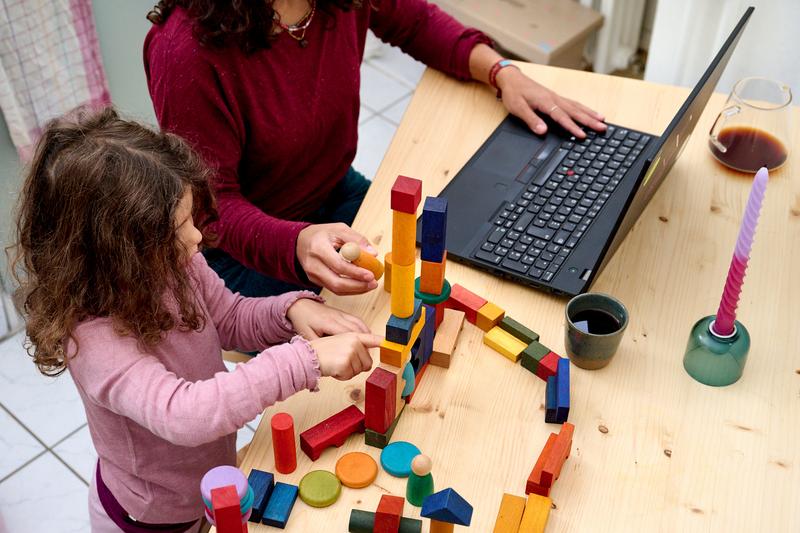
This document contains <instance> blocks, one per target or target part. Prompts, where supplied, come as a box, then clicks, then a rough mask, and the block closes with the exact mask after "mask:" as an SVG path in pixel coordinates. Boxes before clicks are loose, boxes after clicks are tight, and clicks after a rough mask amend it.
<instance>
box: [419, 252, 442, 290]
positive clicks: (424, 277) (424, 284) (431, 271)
mask: <svg viewBox="0 0 800 533" xmlns="http://www.w3.org/2000/svg"><path fill="white" fill-rule="evenodd" d="M446 267H447V250H445V252H444V256H443V257H442V260H441V262H438V263H434V262H433V261H422V269H421V274H420V280H419V290H420V291H422V292H427V293H428V294H441V293H442V287H444V271H445V269H446Z"/></svg>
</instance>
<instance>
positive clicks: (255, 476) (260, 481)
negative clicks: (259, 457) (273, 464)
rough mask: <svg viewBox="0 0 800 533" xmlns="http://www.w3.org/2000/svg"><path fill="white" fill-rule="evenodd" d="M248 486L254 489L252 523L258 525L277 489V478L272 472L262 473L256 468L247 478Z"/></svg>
mask: <svg viewBox="0 0 800 533" xmlns="http://www.w3.org/2000/svg"><path fill="white" fill-rule="evenodd" d="M247 484H248V485H250V488H251V489H253V512H252V514H251V515H250V521H251V522H255V523H256V524H257V523H259V522H261V518H262V517H263V516H264V510H265V509H266V508H267V502H269V498H270V496H272V491H273V489H274V488H275V476H274V475H273V474H272V473H271V472H262V471H261V470H256V469H255V468H254V469H252V470H251V471H250V475H249V476H247Z"/></svg>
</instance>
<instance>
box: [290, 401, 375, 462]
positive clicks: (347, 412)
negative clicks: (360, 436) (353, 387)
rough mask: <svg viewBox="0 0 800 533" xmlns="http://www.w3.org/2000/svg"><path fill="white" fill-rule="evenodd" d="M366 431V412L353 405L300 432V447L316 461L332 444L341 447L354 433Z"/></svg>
mask: <svg viewBox="0 0 800 533" xmlns="http://www.w3.org/2000/svg"><path fill="white" fill-rule="evenodd" d="M363 432H364V413H362V412H361V411H360V410H359V409H358V407H356V406H355V405H351V406H349V407H347V408H346V409H343V410H341V411H339V412H338V413H336V414H335V415H333V416H331V417H329V418H327V419H325V420H323V421H322V422H320V423H319V424H317V425H316V426H313V427H311V428H309V429H307V430H305V431H304V432H302V433H301V434H300V448H301V449H302V450H303V451H304V452H305V454H306V455H308V457H309V458H310V459H311V460H312V461H316V460H317V459H319V456H320V455H322V452H323V451H324V450H325V449H326V448H329V447H331V446H335V447H339V446H341V445H342V444H344V441H345V440H347V437H349V436H350V435H352V434H353V433H363Z"/></svg>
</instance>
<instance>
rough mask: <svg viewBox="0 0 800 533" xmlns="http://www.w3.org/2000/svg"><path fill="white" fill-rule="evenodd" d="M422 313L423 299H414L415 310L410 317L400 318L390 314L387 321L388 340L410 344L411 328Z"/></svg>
mask: <svg viewBox="0 0 800 533" xmlns="http://www.w3.org/2000/svg"><path fill="white" fill-rule="evenodd" d="M421 314H422V300H418V299H416V298H415V299H414V312H413V313H411V316H410V317H408V318H399V317H396V316H394V315H389V320H387V321H386V340H387V341H389V342H396V343H397V344H404V345H405V344H408V341H409V340H410V339H411V330H412V329H414V324H416V323H417V320H419V317H420V315H421Z"/></svg>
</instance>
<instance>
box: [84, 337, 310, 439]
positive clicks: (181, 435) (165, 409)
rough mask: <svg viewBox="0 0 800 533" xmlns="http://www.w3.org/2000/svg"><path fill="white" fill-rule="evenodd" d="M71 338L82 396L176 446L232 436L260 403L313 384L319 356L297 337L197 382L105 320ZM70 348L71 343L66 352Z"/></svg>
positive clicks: (256, 412)
mask: <svg viewBox="0 0 800 533" xmlns="http://www.w3.org/2000/svg"><path fill="white" fill-rule="evenodd" d="M80 329H82V328H81V327H80V326H79V328H78V331H80ZM76 338H77V339H78V343H79V344H78V345H79V347H80V353H78V354H77V356H75V357H72V358H70V359H69V362H68V368H69V371H70V374H71V375H72V377H73V379H74V380H75V383H76V384H77V385H78V387H80V388H81V389H82V390H83V391H84V393H85V394H86V396H88V397H89V399H90V400H91V401H93V402H95V403H97V404H99V405H101V406H103V407H105V408H107V409H109V410H111V411H113V412H114V413H117V414H120V415H122V416H125V417H128V418H130V419H131V420H133V421H134V422H136V423H137V424H140V425H141V426H144V427H146V428H147V429H148V430H150V431H152V432H153V433H154V434H156V435H157V436H159V437H161V438H163V439H165V440H168V441H170V442H172V443H174V444H177V445H181V446H198V445H200V444H203V443H206V442H210V441H213V440H216V439H218V438H220V437H222V436H225V435H230V434H231V433H234V432H235V431H236V430H238V429H239V428H241V427H242V426H244V424H245V423H247V422H249V421H250V420H252V419H253V418H255V417H256V416H257V415H259V414H260V413H261V412H262V411H263V410H264V408H266V407H268V406H270V405H272V404H274V403H275V402H278V401H281V400H284V399H286V398H288V397H289V396H291V395H292V394H294V393H295V392H298V391H301V390H304V389H314V388H316V386H317V382H318V380H319V377H320V366H319V361H318V359H317V357H316V354H315V353H314V350H313V349H312V348H311V346H310V344H309V343H308V342H307V341H305V340H304V339H302V338H300V337H297V338H295V339H292V342H291V343H288V344H281V345H278V346H274V347H272V348H270V349H268V350H266V351H264V352H262V353H261V354H260V355H259V356H257V357H254V358H253V359H252V360H251V361H249V362H247V363H245V364H240V365H237V366H236V368H235V370H234V371H233V372H230V373H228V372H218V373H217V374H216V375H215V376H214V377H213V378H211V379H207V380H204V381H197V382H189V381H187V380H185V379H183V378H179V377H178V376H176V375H175V373H173V372H171V371H169V370H168V369H167V368H166V367H165V366H164V364H163V363H162V362H161V361H160V360H159V359H157V358H156V357H154V356H152V355H148V354H146V353H142V352H141V351H140V350H139V348H138V347H137V343H136V341H135V340H134V339H133V338H131V337H120V336H118V335H117V334H116V333H114V331H113V328H112V327H111V325H110V322H109V323H107V325H106V326H105V327H104V326H103V325H99V326H95V327H91V326H90V327H89V328H87V329H86V330H85V331H84V332H83V333H82V334H81V333H79V332H78V334H77V335H76ZM187 348H190V345H188V343H187ZM74 350H75V346H74V344H72V343H71V348H70V351H69V353H74Z"/></svg>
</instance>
